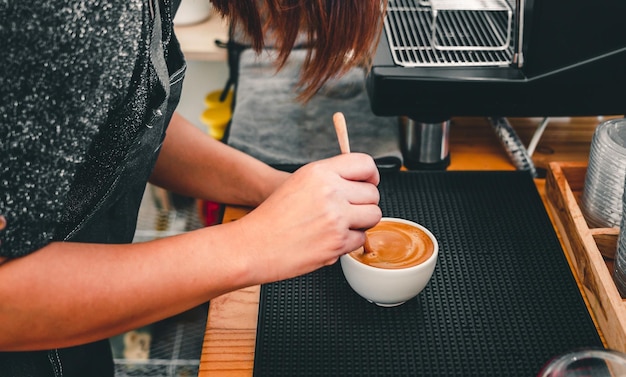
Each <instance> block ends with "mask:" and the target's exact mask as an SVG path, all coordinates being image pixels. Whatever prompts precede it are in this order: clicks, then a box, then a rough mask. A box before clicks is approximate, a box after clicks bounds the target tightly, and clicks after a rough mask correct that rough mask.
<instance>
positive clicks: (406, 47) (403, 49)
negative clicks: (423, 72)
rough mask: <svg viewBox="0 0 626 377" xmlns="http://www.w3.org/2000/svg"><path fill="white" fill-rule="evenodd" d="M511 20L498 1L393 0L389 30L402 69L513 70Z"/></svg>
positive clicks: (395, 54)
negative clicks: (474, 68) (490, 67)
mask: <svg viewBox="0 0 626 377" xmlns="http://www.w3.org/2000/svg"><path fill="white" fill-rule="evenodd" d="M512 18H513V17H512V10H511V8H510V6H509V5H508V3H506V2H503V1H498V0H494V1H487V0H473V1H467V2H460V1H458V0H457V1H449V0H439V1H437V0H430V1H419V2H418V1H416V0H389V6H388V12H387V16H386V17H385V31H386V32H387V33H386V34H387V39H388V42H389V46H390V48H391V52H392V56H393V59H394V62H395V63H396V64H398V65H400V66H403V67H428V66H431V67H432V66H455V67H458V66H508V65H509V64H511V62H512V60H513V51H514V49H513V46H512V44H511V43H510V41H511V34H512V33H513V31H512V27H511V23H512Z"/></svg>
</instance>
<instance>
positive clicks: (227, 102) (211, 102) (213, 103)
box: [204, 90, 233, 109]
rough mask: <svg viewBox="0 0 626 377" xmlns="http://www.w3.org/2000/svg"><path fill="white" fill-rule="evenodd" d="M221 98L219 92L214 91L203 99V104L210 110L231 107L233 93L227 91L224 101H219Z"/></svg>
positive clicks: (220, 92)
mask: <svg viewBox="0 0 626 377" xmlns="http://www.w3.org/2000/svg"><path fill="white" fill-rule="evenodd" d="M221 96H222V91H221V90H215V91H212V92H210V93H209V94H207V95H206V97H204V104H205V106H206V107H207V108H209V109H212V108H214V107H223V106H226V107H231V105H232V103H233V91H232V90H229V91H228V94H227V95H226V98H224V101H220V97H221Z"/></svg>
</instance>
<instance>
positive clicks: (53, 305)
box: [0, 153, 381, 351]
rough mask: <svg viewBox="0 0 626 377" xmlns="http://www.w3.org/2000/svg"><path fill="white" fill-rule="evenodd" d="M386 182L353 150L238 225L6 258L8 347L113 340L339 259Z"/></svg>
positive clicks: (283, 189) (1, 294)
mask: <svg viewBox="0 0 626 377" xmlns="http://www.w3.org/2000/svg"><path fill="white" fill-rule="evenodd" d="M244 160H245V159H244ZM224 164H226V165H228V162H224ZM233 170H234V171H238V172H240V174H242V176H243V175H245V172H244V171H245V169H239V168H237V167H233ZM254 174H256V173H253V175H254ZM242 179H243V180H244V181H246V179H245V178H242ZM378 181H379V176H378V170H377V169H376V165H375V164H374V161H373V160H372V158H371V157H369V156H366V155H362V154H357V153H352V154H345V155H341V156H337V157H334V158H331V159H327V160H322V161H318V162H314V163H311V164H309V165H306V166H305V167H303V168H301V169H299V170H298V171H296V172H295V173H294V174H293V175H291V176H290V177H289V178H288V179H287V180H286V181H285V182H284V183H283V184H282V185H280V187H278V189H276V190H275V191H274V193H273V194H272V195H271V196H270V197H269V198H268V199H267V200H265V201H264V202H263V203H262V204H261V205H259V207H258V208H256V209H255V210H253V211H252V212H251V213H250V214H248V215H247V216H244V217H243V218H241V219H239V220H237V221H235V222H231V223H228V224H222V225H216V226H212V227H207V228H202V229H199V230H196V231H192V232H188V233H185V234H182V235H179V236H174V237H168V238H164V239H160V240H155V241H150V242H144V243H135V244H129V245H96V244H84V243H70V242H55V243H52V244H50V245H48V246H46V247H44V248H42V249H40V250H38V251H35V252H33V253H32V254H29V255H27V256H25V257H22V258H16V259H12V260H8V261H6V262H4V263H2V264H0V324H2V325H1V330H2V331H0V351H10V350H12V351H17V350H34V349H47V348H55V347H66V346H71V345H76V344H80V343H83V342H88V341H93V340H96V339H102V338H106V337H110V336H112V335H115V334H119V333H122V332H124V331H127V330H130V329H133V328H137V327H140V326H143V325H147V324H149V323H153V322H155V321H157V320H160V319H163V318H167V317H170V316H172V315H174V314H176V313H180V312H183V311H185V310H188V309H190V308H193V307H195V306H197V305H199V304H201V303H203V302H206V301H207V300H210V299H212V298H214V297H216V296H218V295H221V294H223V293H225V292H228V291H232V290H235V289H238V288H242V287H245V286H250V285H255V284H262V283H266V282H271V281H276V280H280V279H286V278H291V277H294V276H297V275H301V274H304V273H307V272H310V271H313V270H315V269H317V268H320V267H322V266H324V265H328V264H332V263H334V262H336V261H337V258H339V256H341V255H343V254H345V253H347V252H350V251H352V250H354V249H356V248H358V247H359V246H361V245H362V244H363V241H364V233H363V231H362V229H364V228H369V227H372V226H374V225H375V224H376V223H377V222H378V221H379V220H380V217H381V212H380V208H378V206H377V203H378V200H379V196H378V195H379V194H378V190H377V188H376V185H377V184H378ZM259 191H261V190H259Z"/></svg>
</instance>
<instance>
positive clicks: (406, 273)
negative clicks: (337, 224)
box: [340, 217, 439, 306]
mask: <svg viewBox="0 0 626 377" xmlns="http://www.w3.org/2000/svg"><path fill="white" fill-rule="evenodd" d="M366 236H367V242H366V245H365V246H364V247H361V248H359V249H357V250H354V251H352V252H351V253H348V254H345V255H343V256H341V258H340V261H341V268H342V270H343V274H344V276H345V278H346V281H347V282H348V284H349V285H350V287H352V289H353V290H354V291H355V292H356V293H358V294H359V295H360V296H362V297H363V298H365V299H366V300H368V301H370V302H373V303H375V304H376V305H379V306H397V305H400V304H402V303H404V302H406V301H407V300H409V299H411V298H413V297H415V296H416V295H417V294H418V293H420V292H421V291H422V290H423V289H424V288H425V287H426V285H427V284H428V282H429V281H430V278H431V277H432V274H433V272H434V270H435V266H436V264H437V256H438V253H439V244H438V242H437V239H436V238H435V236H434V235H433V234H432V233H431V232H430V231H429V230H428V229H426V228H425V227H424V226H422V225H419V224H417V223H415V222H412V221H409V220H405V219H399V218H389V217H384V218H382V219H381V221H380V222H379V224H377V225H376V226H375V227H373V228H371V229H369V230H368V231H367V232H366Z"/></svg>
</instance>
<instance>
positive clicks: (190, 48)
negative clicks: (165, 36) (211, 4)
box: [174, 14, 228, 61]
mask: <svg viewBox="0 0 626 377" xmlns="http://www.w3.org/2000/svg"><path fill="white" fill-rule="evenodd" d="M174 30H175V32H176V37H177V38H178V41H179V42H180V47H181V49H182V50H183V53H184V54H185V58H186V59H187V60H202V61H226V50H225V49H223V48H220V47H217V45H216V44H215V40H217V39H219V40H222V41H224V42H227V41H228V22H226V21H224V20H223V19H222V18H221V17H219V16H218V15H215V14H214V15H211V17H209V18H208V19H207V20H205V21H203V22H201V23H198V24H193V25H181V26H174Z"/></svg>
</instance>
